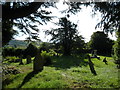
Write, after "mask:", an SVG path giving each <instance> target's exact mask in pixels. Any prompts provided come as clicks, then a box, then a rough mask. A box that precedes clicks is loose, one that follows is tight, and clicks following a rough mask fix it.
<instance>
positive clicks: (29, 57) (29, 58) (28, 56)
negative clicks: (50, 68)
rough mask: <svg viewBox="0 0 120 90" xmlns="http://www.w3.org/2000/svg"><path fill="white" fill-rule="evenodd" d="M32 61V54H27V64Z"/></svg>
mask: <svg viewBox="0 0 120 90" xmlns="http://www.w3.org/2000/svg"><path fill="white" fill-rule="evenodd" d="M29 63H31V56H30V55H27V64H29Z"/></svg>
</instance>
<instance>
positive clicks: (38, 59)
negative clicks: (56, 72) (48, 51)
mask: <svg viewBox="0 0 120 90" xmlns="http://www.w3.org/2000/svg"><path fill="white" fill-rule="evenodd" d="M44 63H45V60H44V59H43V58H42V56H41V55H40V53H38V54H37V55H36V56H35V59H34V60H33V71H35V72H39V71H40V72H41V71H42V70H43V66H44Z"/></svg>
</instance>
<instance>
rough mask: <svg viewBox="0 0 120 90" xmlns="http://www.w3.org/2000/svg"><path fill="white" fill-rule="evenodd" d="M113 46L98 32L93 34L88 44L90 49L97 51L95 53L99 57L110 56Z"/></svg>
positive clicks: (105, 36) (110, 41)
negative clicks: (99, 55)
mask: <svg viewBox="0 0 120 90" xmlns="http://www.w3.org/2000/svg"><path fill="white" fill-rule="evenodd" d="M113 44H114V43H113V41H112V40H110V39H109V38H108V37H107V35H106V34H104V32H100V31H97V32H95V33H93V35H92V36H91V40H90V42H89V46H90V47H91V49H93V50H97V53H98V54H101V55H111V52H112V45H113Z"/></svg>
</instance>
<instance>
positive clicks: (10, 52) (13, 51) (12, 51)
mask: <svg viewBox="0 0 120 90" xmlns="http://www.w3.org/2000/svg"><path fill="white" fill-rule="evenodd" d="M22 54H23V49H20V48H13V47H4V48H3V50H2V55H3V57H7V56H16V57H19V56H20V55H22Z"/></svg>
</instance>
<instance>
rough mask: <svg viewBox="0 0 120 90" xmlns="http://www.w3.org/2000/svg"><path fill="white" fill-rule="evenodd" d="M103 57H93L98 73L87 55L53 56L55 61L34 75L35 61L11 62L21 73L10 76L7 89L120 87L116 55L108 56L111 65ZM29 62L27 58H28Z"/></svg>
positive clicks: (5, 85)
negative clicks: (33, 62)
mask: <svg viewBox="0 0 120 90" xmlns="http://www.w3.org/2000/svg"><path fill="white" fill-rule="evenodd" d="M100 58H101V60H97V59H92V61H93V63H94V66H95V70H96V72H97V75H96V76H94V75H93V74H92V73H91V72H90V69H89V65H88V60H87V59H84V57H83V56H82V57H72V56H70V57H52V62H53V64H52V65H51V66H44V70H43V71H42V72H39V73H37V74H35V75H33V74H32V67H33V65H32V63H30V64H27V65H18V63H9V66H14V68H16V69H18V70H19V71H20V72H21V73H19V74H16V75H13V74H10V75H7V76H6V77H4V78H7V79H6V82H7V83H5V82H4V85H3V87H4V88H74V89H76V88H114V89H115V88H120V86H119V84H118V69H117V68H116V65H115V64H114V60H113V59H112V57H107V61H108V65H106V64H105V63H104V62H102V60H103V58H104V56H100ZM24 63H25V59H24Z"/></svg>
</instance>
